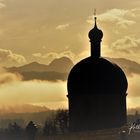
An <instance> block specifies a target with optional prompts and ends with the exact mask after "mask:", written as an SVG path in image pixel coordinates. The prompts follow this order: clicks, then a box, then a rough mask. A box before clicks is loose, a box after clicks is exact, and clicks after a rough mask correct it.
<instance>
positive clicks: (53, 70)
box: [6, 57, 73, 81]
mask: <svg viewBox="0 0 140 140" xmlns="http://www.w3.org/2000/svg"><path fill="white" fill-rule="evenodd" d="M72 67H73V62H72V60H71V59H69V58H67V57H61V58H58V59H54V60H53V61H52V62H51V63H50V64H49V65H45V64H40V63H38V62H32V63H29V64H26V65H23V66H21V67H11V68H6V70H8V71H9V72H16V73H20V74H21V75H22V76H23V80H33V79H38V80H49V81H56V80H63V81H64V80H66V79H67V75H68V73H69V71H70V69H71V68H72Z"/></svg>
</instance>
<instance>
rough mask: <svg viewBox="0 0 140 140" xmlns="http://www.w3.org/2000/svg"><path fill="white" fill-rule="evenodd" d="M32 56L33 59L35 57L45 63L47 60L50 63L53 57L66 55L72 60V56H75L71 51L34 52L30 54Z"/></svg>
mask: <svg viewBox="0 0 140 140" xmlns="http://www.w3.org/2000/svg"><path fill="white" fill-rule="evenodd" d="M32 56H33V57H34V58H35V59H37V61H39V62H40V63H46V62H47V61H48V63H50V62H51V61H53V60H54V59H57V58H61V57H68V58H70V59H72V60H74V58H75V54H74V53H73V52H72V51H63V52H61V53H56V52H50V53H46V54H42V53H34V54H32Z"/></svg>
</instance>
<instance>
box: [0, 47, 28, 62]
mask: <svg viewBox="0 0 140 140" xmlns="http://www.w3.org/2000/svg"><path fill="white" fill-rule="evenodd" d="M0 63H1V65H18V64H24V63H26V59H25V57H24V56H22V55H19V54H15V53H13V52H12V51H11V50H5V49H0Z"/></svg>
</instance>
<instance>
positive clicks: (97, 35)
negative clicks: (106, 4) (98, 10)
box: [88, 17, 103, 42]
mask: <svg viewBox="0 0 140 140" xmlns="http://www.w3.org/2000/svg"><path fill="white" fill-rule="evenodd" d="M96 20H97V18H96V17H95V25H94V28H93V29H92V30H90V31H89V34H88V36H89V38H90V42H101V40H102V38H103V32H102V31H101V30H100V29H98V27H97V23H96Z"/></svg>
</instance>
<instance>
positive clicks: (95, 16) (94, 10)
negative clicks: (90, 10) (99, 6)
mask: <svg viewBox="0 0 140 140" xmlns="http://www.w3.org/2000/svg"><path fill="white" fill-rule="evenodd" d="M94 16H95V17H96V9H94Z"/></svg>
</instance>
